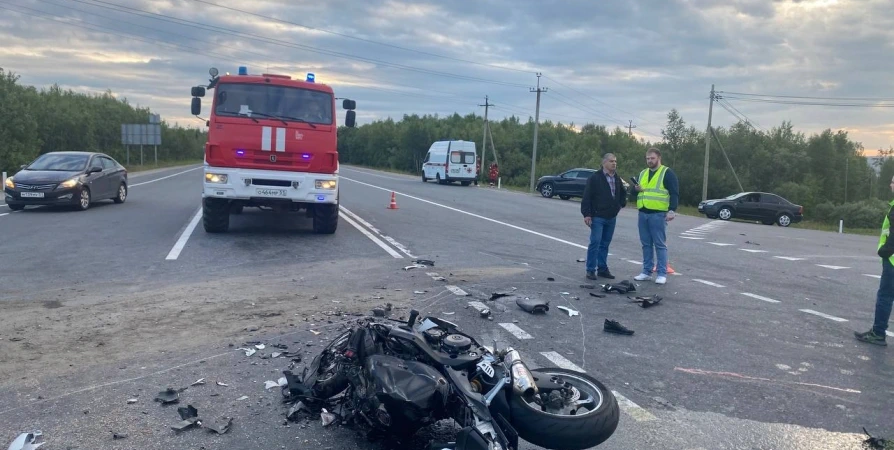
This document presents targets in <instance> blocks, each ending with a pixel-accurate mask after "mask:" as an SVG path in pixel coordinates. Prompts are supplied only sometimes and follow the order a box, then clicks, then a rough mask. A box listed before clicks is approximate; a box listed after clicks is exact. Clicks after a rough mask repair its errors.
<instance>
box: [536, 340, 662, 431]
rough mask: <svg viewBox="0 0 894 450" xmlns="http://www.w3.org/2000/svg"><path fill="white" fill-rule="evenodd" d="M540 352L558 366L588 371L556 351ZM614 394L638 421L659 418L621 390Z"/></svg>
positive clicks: (582, 371) (576, 370) (613, 392)
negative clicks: (622, 393) (625, 395)
mask: <svg viewBox="0 0 894 450" xmlns="http://www.w3.org/2000/svg"><path fill="white" fill-rule="evenodd" d="M540 354H541V355H543V357H544V358H546V359H548V360H550V361H551V362H552V363H553V364H555V365H556V366H557V367H560V368H562V369H568V370H573V371H575V372H581V373H587V371H586V370H584V369H581V368H580V367H578V366H577V364H574V363H573V362H571V361H569V360H568V359H567V358H565V357H564V356H562V355H560V354H558V353H556V352H540ZM612 394H614V395H615V398H617V399H618V406H620V407H621V409H622V410H623V411H624V412H626V413H627V414H630V416H631V417H633V418H634V419H635V420H636V421H637V422H647V421H651V420H657V419H658V418H657V417H655V416H654V415H653V414H652V413H650V412H649V411H646V410H645V409H643V408H642V407H640V406H639V405H637V404H636V403H633V401H631V400H630V399H629V398H627V397H624V396H623V395H621V393H620V392H618V391H614V390H613V391H612Z"/></svg>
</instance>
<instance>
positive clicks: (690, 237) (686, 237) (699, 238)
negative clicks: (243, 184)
mask: <svg viewBox="0 0 894 450" xmlns="http://www.w3.org/2000/svg"><path fill="white" fill-rule="evenodd" d="M680 237H681V238H683V239H694V240H701V239H704V238H703V237H692V236H680Z"/></svg>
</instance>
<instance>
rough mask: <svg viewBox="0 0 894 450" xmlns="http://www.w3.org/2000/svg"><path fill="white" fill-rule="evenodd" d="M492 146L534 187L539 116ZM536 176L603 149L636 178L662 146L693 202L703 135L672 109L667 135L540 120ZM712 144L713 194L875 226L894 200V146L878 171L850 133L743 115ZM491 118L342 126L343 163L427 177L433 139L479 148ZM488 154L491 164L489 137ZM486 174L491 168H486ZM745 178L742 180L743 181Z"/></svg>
mask: <svg viewBox="0 0 894 450" xmlns="http://www.w3.org/2000/svg"><path fill="white" fill-rule="evenodd" d="M490 128H491V134H492V135H493V143H494V148H495V150H496V153H497V159H498V161H499V169H500V176H501V178H502V183H503V184H504V185H510V186H517V187H528V186H529V183H530V176H531V154H532V145H533V135H534V120H533V118H532V117H528V118H527V120H526V121H522V119H521V118H519V117H515V116H513V117H508V118H505V119H503V120H500V121H491V122H490ZM538 134H539V139H538V146H537V168H536V174H535V175H536V177H540V176H542V175H554V174H558V173H560V172H562V171H565V170H568V169H572V168H575V167H590V168H598V167H601V165H602V155H603V154H604V153H608V152H611V153H614V154H615V155H617V157H618V171H619V173H620V174H621V175H622V176H623V177H624V178H625V179H629V178H630V177H631V176H633V175H637V174H638V173H639V172H640V171H641V170H643V169H644V168H645V167H646V165H645V150H646V149H647V148H648V147H651V146H654V147H657V148H659V149H660V150H661V153H662V160H663V163H664V164H665V165H668V166H669V167H671V168H672V169H673V170H674V171H675V172H676V173H677V175H678V177H679V178H680V202H681V204H683V205H690V206H695V205H697V204H698V203H699V202H700V201H701V199H702V187H703V172H704V156H705V139H706V132H705V131H704V130H697V129H695V128H694V127H692V126H690V125H688V124H687V123H686V122H685V121H684V120H683V117H681V116H680V114H679V113H678V112H677V111H676V110H671V111H670V112H669V113H668V114H667V123H666V125H665V127H664V128H663V129H662V130H661V134H662V138H663V139H662V140H661V141H656V142H652V141H650V140H646V139H642V138H637V137H635V136H631V135H630V134H629V133H628V132H627V131H626V130H623V129H621V128H620V127H615V128H614V129H609V128H607V127H605V126H603V125H596V124H585V125H583V126H579V127H578V126H575V124H573V123H570V124H563V123H556V122H552V121H549V120H547V121H544V122H541V123H540V125H539V130H538ZM714 134H716V138H715V139H714V140H712V141H711V149H710V159H709V161H710V162H709V175H708V198H722V197H726V196H728V195H731V194H735V193H737V192H740V191H741V190H745V191H762V192H772V193H776V194H779V195H781V196H783V197H785V198H787V199H788V200H789V201H792V202H794V203H796V204H799V205H802V206H804V212H805V216H806V218H807V219H808V220H814V221H818V222H827V223H836V224H837V223H838V220H839V219H842V218H843V219H845V220H846V224H847V226H849V227H860V228H876V227H878V226H879V224H880V220H881V216H882V215H884V213H885V212H886V211H887V210H886V207H887V202H888V201H889V200H890V198H891V192H890V190H889V189H888V183H889V181H890V180H891V177H892V176H894V158H892V153H894V151H892V150H890V149H889V150H886V151H882V156H883V159H882V160H880V162H878V163H877V166H878V167H879V168H880V175H876V173H875V171H874V170H873V169H872V167H870V165H869V163H868V162H867V157H865V156H864V149H863V147H862V145H861V144H860V143H858V142H854V141H852V140H851V139H850V138H848V135H847V133H846V132H845V131H837V132H834V131H832V130H831V129H826V130H824V131H823V132H821V133H816V134H813V135H811V136H807V135H805V134H804V133H801V132H798V131H796V130H795V129H794V127H793V125H792V124H791V122H788V121H785V122H782V123H781V124H780V125H779V126H777V127H773V128H771V129H769V130H757V129H755V128H754V127H752V126H751V125H749V124H748V123H745V122H739V123H736V124H735V125H733V126H731V127H729V128H725V127H717V128H715V129H714ZM483 135H484V119H483V117H482V116H480V115H477V114H468V115H465V116H461V115H459V114H453V115H450V116H446V117H439V116H438V115H423V116H419V115H416V114H414V115H404V116H403V118H402V119H401V120H399V121H395V120H394V119H392V118H388V119H384V120H378V121H375V122H372V123H369V124H365V125H362V126H359V127H356V128H344V127H342V128H341V129H340V130H339V140H338V151H339V158H340V161H342V162H344V163H347V164H357V165H363V166H369V167H375V168H384V169H393V170H399V171H403V172H409V173H414V174H420V175H421V170H422V169H421V167H422V161H423V159H424V158H425V154H426V152H427V150H428V148H429V146H430V145H431V143H432V142H434V141H437V140H448V139H462V140H469V141H474V142H476V143H477V147H478V149H479V154H480V153H481V150H482V147H481V145H482V142H483ZM487 161H488V162H490V161H493V155H492V153H491V152H490V142H489V141H488V155H487ZM482 172H484V173H483V174H482V176H484V175H486V172H487V171H486V169H482ZM737 177H738V180H739V182H740V183H741V185H742V189H740V188H739V182H737V181H736V178H737Z"/></svg>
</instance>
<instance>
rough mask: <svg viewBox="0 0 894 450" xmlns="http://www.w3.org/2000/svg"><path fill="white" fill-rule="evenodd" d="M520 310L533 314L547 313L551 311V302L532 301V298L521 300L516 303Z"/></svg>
mask: <svg viewBox="0 0 894 450" xmlns="http://www.w3.org/2000/svg"><path fill="white" fill-rule="evenodd" d="M515 304H516V305H518V306H519V308H521V309H523V310H525V311H527V312H529V313H531V314H536V313H545V312H547V311H549V300H546V301H543V300H532V299H530V298H519V299H517V300H516V301H515Z"/></svg>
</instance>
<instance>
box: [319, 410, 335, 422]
mask: <svg viewBox="0 0 894 450" xmlns="http://www.w3.org/2000/svg"><path fill="white" fill-rule="evenodd" d="M320 419H321V420H322V421H323V426H324V427H328V426H329V425H331V424H332V422H335V414H332V413H331V412H329V411H326V408H323V412H321V413H320Z"/></svg>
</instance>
